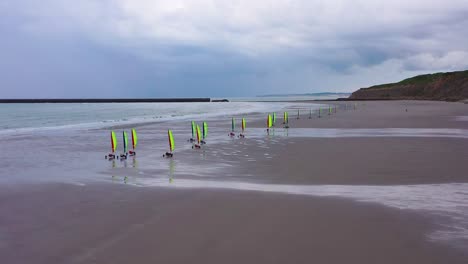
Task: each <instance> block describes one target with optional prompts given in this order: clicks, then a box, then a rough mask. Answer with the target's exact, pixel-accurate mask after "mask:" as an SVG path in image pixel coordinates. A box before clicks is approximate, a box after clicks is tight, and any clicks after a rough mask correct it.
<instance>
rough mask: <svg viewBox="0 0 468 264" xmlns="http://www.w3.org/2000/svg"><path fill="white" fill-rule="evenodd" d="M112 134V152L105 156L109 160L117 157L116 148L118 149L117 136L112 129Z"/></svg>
mask: <svg viewBox="0 0 468 264" xmlns="http://www.w3.org/2000/svg"><path fill="white" fill-rule="evenodd" d="M110 135H111V153H109V154H107V155H106V157H105V158H106V159H108V160H113V159H115V158H116V157H117V156H116V155H115V150H116V149H117V138H116V137H115V132H114V131H111V133H110Z"/></svg>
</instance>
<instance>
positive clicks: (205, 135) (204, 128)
mask: <svg viewBox="0 0 468 264" xmlns="http://www.w3.org/2000/svg"><path fill="white" fill-rule="evenodd" d="M202 130H203V131H202V140H201V141H200V144H206V138H207V137H208V123H206V122H203V126H202Z"/></svg>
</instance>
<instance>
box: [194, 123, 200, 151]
mask: <svg viewBox="0 0 468 264" xmlns="http://www.w3.org/2000/svg"><path fill="white" fill-rule="evenodd" d="M196 132H197V141H196V143H195V144H193V146H192V148H197V149H199V148H201V141H202V135H201V131H200V126H199V125H197V128H196Z"/></svg>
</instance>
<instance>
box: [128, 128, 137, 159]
mask: <svg viewBox="0 0 468 264" xmlns="http://www.w3.org/2000/svg"><path fill="white" fill-rule="evenodd" d="M137 144H138V136H137V133H136V130H135V129H134V128H133V129H132V149H131V150H129V151H128V155H130V156H135V155H136V146H137Z"/></svg>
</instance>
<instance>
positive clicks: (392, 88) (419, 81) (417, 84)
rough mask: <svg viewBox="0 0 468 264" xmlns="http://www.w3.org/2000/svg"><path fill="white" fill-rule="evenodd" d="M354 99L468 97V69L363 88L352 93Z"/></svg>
mask: <svg viewBox="0 0 468 264" xmlns="http://www.w3.org/2000/svg"><path fill="white" fill-rule="evenodd" d="M349 99H354V100H401V99H416V100H443V101H459V100H465V99H468V70H467V71H458V72H445V73H434V74H425V75H419V76H415V77H412V78H409V79H405V80H403V81H401V82H398V83H389V84H382V85H375V86H371V87H369V88H361V89H359V90H357V91H356V92H354V93H352V94H351V96H350V97H349Z"/></svg>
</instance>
